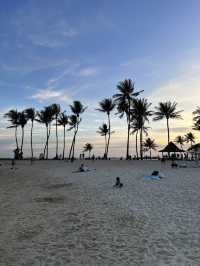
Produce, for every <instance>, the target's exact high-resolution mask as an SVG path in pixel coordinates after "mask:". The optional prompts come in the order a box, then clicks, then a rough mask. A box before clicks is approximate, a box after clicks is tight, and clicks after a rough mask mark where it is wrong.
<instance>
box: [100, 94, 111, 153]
mask: <svg viewBox="0 0 200 266" xmlns="http://www.w3.org/2000/svg"><path fill="white" fill-rule="evenodd" d="M99 106H100V107H99V108H97V110H98V111H100V112H104V113H106V114H107V116H108V130H109V133H108V143H107V151H106V158H107V157H108V150H109V145H110V136H111V133H110V132H111V123H110V113H111V111H112V110H113V109H114V108H115V103H114V102H113V100H112V99H111V98H105V99H103V100H102V101H101V102H99Z"/></svg>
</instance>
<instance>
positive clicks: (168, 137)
mask: <svg viewBox="0 0 200 266" xmlns="http://www.w3.org/2000/svg"><path fill="white" fill-rule="evenodd" d="M167 140H168V144H169V142H170V136H169V119H167Z"/></svg>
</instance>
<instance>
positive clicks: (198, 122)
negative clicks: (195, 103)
mask: <svg viewBox="0 0 200 266" xmlns="http://www.w3.org/2000/svg"><path fill="white" fill-rule="evenodd" d="M192 114H193V115H194V117H193V121H194V126H193V129H194V130H198V131H200V107H197V108H196V110H195V111H194V112H193V113H192Z"/></svg>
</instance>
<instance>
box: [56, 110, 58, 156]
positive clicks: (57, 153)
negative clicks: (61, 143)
mask: <svg viewBox="0 0 200 266" xmlns="http://www.w3.org/2000/svg"><path fill="white" fill-rule="evenodd" d="M56 159H58V116H57V115H56Z"/></svg>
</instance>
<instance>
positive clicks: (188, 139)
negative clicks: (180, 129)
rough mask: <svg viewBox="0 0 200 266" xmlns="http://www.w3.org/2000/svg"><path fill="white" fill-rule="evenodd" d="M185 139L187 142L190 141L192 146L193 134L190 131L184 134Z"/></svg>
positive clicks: (193, 141)
mask: <svg viewBox="0 0 200 266" xmlns="http://www.w3.org/2000/svg"><path fill="white" fill-rule="evenodd" d="M185 141H186V142H187V143H189V142H190V146H191V147H192V145H193V143H195V136H194V134H193V133H192V132H189V133H187V134H186V135H185Z"/></svg>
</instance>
